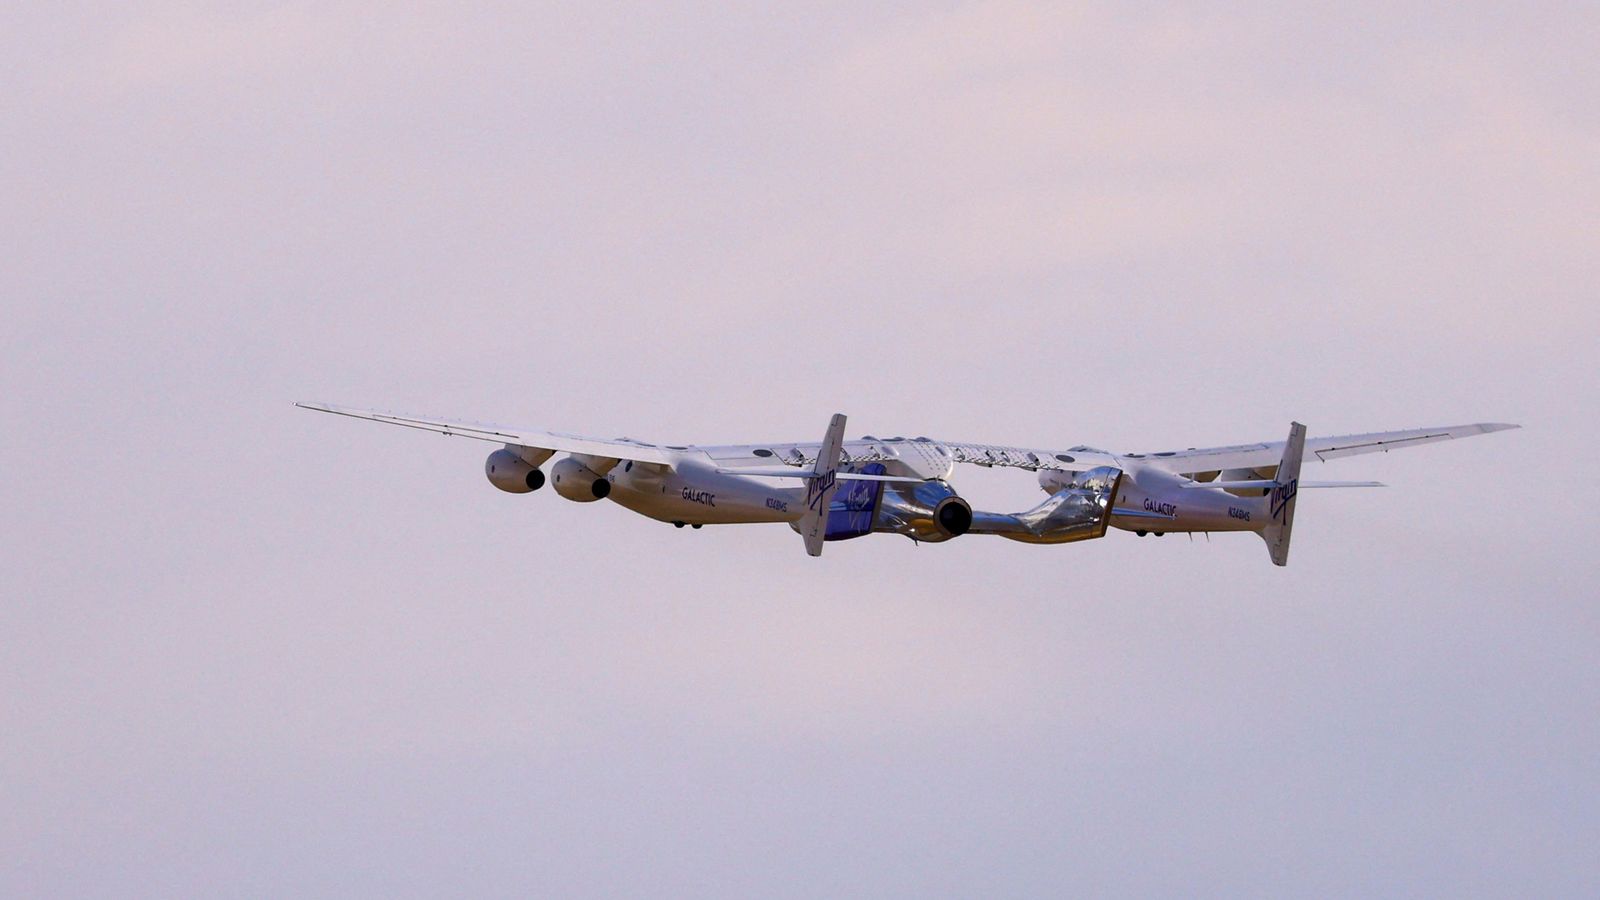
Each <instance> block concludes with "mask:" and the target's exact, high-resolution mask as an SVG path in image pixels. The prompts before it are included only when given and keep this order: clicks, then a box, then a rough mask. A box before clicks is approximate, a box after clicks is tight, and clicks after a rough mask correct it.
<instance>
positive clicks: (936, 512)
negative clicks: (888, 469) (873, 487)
mask: <svg viewBox="0 0 1600 900" xmlns="http://www.w3.org/2000/svg"><path fill="white" fill-rule="evenodd" d="M883 488H884V489H883V497H882V498H881V499H880V500H879V501H878V514H877V518H876V520H875V521H874V522H873V523H872V530H873V531H878V532H885V531H886V532H891V533H893V534H903V535H906V536H907V537H911V538H915V539H916V540H919V541H926V542H928V543H937V542H939V541H948V540H950V539H951V538H953V537H960V536H961V535H963V534H966V533H967V531H968V530H969V529H971V528H972V506H971V504H969V503H967V501H965V500H963V499H961V498H960V497H958V496H956V492H955V490H954V489H953V488H951V487H950V485H948V484H946V483H944V482H943V481H923V482H918V483H916V484H905V483H901V482H889V483H886V484H884V486H883Z"/></svg>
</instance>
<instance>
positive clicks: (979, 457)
mask: <svg viewBox="0 0 1600 900" xmlns="http://www.w3.org/2000/svg"><path fill="white" fill-rule="evenodd" d="M296 405H297V406H301V407H304V408H305V409H314V410H317V411H319V412H327V413H335V414H337V415H341V416H353V417H355V418H358V419H368V420H371V421H374V422H386V423H388V424H391V425H402V426H405V427H407V428H418V429H422V430H424V431H433V432H437V433H439V434H445V435H457V436H460V437H468V438H473V439H476V440H480V441H490V442H493V443H498V444H503V445H504V446H503V447H501V448H500V449H498V450H495V451H494V452H493V453H490V454H489V458H488V460H487V461H485V463H484V473H485V474H486V475H487V476H488V478H489V482H490V483H491V484H493V485H494V486H495V487H497V488H499V489H500V490H502V491H508V492H510V493H513V494H525V493H528V492H530V491H536V490H538V489H539V488H541V487H543V486H544V483H545V480H546V477H545V473H544V470H542V469H541V468H540V466H543V465H544V464H545V463H546V462H548V461H549V460H550V458H551V457H552V456H554V455H556V454H557V453H564V454H566V455H565V456H563V457H562V458H561V459H559V460H557V461H556V462H555V464H554V465H552V466H551V467H550V475H549V480H550V482H551V483H552V484H553V485H554V487H555V491H556V493H558V494H560V495H561V496H563V497H565V498H567V499H568V500H575V501H577V502H580V503H589V502H593V501H595V500H601V499H609V500H612V501H613V502H616V503H618V504H621V505H622V506H624V507H627V508H628V509H631V510H633V511H634V512H636V513H639V514H641V515H645V516H649V517H650V518H652V519H658V520H660V521H662V522H671V523H672V524H673V525H675V526H677V527H679V528H682V527H683V526H685V525H690V526H693V527H695V528H699V527H700V526H702V525H727V524H744V523H753V522H786V523H788V524H789V526H790V527H791V528H793V529H794V530H795V531H798V532H799V533H800V535H801V537H803V538H805V545H806V552H807V553H809V554H811V555H812V556H820V555H821V554H822V545H823V543H824V542H826V541H840V540H846V539H848V538H855V537H861V536H863V535H866V534H871V533H874V532H886V533H891V534H902V535H905V536H907V537H909V538H911V539H912V540H916V541H926V542H930V543H933V542H938V541H947V540H949V539H951V538H953V537H959V536H960V535H963V534H995V535H999V536H1001V537H1005V538H1010V539H1011V540H1014V541H1023V542H1024V543H1030V544H1065V543H1069V542H1072V541H1083V540H1090V539H1092V538H1098V537H1103V536H1104V535H1105V533H1106V528H1107V527H1108V526H1110V527H1115V528H1120V529H1122V530H1124V531H1132V532H1134V533H1135V534H1138V535H1139V536H1140V537H1143V536H1144V535H1146V534H1156V535H1162V534H1166V533H1167V532H1213V531H1253V532H1255V533H1256V534H1259V535H1260V536H1261V538H1262V540H1264V541H1266V543H1267V550H1268V551H1269V552H1270V553H1271V555H1272V561H1273V563H1274V564H1276V565H1280V566H1282V565H1286V564H1287V563H1288V560H1289V534H1290V529H1291V528H1292V527H1293V525H1294V508H1295V498H1296V496H1297V495H1298V493H1299V492H1300V490H1301V489H1303V488H1323V487H1381V485H1379V484H1378V483H1377V482H1372V481H1301V480H1300V464H1301V461H1302V459H1303V458H1304V456H1305V454H1307V453H1310V454H1312V455H1314V456H1315V457H1316V458H1317V459H1318V460H1320V461H1323V462H1326V461H1328V460H1331V459H1340V458H1342V457H1346V456H1357V455H1360V454H1362V453H1377V452H1380V451H1381V452H1388V451H1390V450H1395V449H1399V448H1402V447H1416V446H1420V445H1422V444H1431V443H1435V442H1437V441H1448V440H1454V439H1456V438H1463V437H1470V436H1472V435H1475V434H1487V433H1489V432H1491V431H1503V430H1505V429H1508V428H1517V427H1519V426H1516V425H1506V424H1500V423H1479V424H1475V425H1453V426H1448V427H1443V428H1417V429H1412V430H1410V431H1385V432H1377V433H1374V434H1353V435H1346V436H1343V437H1328V438H1315V439H1311V440H1307V438H1306V429H1305V426H1304V425H1301V424H1300V423H1298V422H1296V423H1293V424H1292V425H1291V426H1290V427H1289V437H1288V440H1286V441H1276V442H1273V443H1263V444H1241V445H1238V446H1235V447H1212V448H1206V449H1194V448H1190V449H1188V450H1170V451H1163V452H1160V453H1108V452H1106V451H1104V450H1096V449H1094V448H1092V447H1068V448H1066V449H1065V450H1048V449H1032V448H1026V447H998V446H993V445H990V444H969V443H963V442H960V441H936V440H932V439H930V438H925V437H919V438H900V437H893V438H875V437H871V436H870V435H869V436H867V437H863V438H861V439H860V440H856V441H847V440H845V439H844V424H845V417H844V416H843V415H836V416H834V417H833V421H832V422H830V423H829V424H828V430H827V432H826V433H825V434H824V435H823V438H822V441H821V442H819V443H803V442H801V443H796V442H792V441H776V442H771V443H764V444H739V445H730V446H695V445H670V444H669V445H660V444H651V443H647V442H645V441H638V440H633V439H631V438H616V439H613V440H605V439H599V438H588V437H581V436H579V435H573V434H562V433H558V432H549V431H535V430H529V429H525V428H513V427H508V426H501V425H488V424H484V423H477V422H458V421H450V420H445V419H432V418H421V417H417V416H406V415H398V414H395V413H388V412H380V411H378V410H368V409H350V408H347V407H340V406H328V405H324V404H318V403H299V404H296ZM957 464H967V465H975V466H985V467H993V466H1000V467H1006V468H1015V469H1026V470H1028V471H1030V472H1035V473H1037V477H1038V481H1039V486H1040V487H1041V488H1043V489H1044V492H1045V493H1047V494H1049V495H1050V496H1049V498H1048V499H1046V500H1045V501H1044V502H1043V503H1041V504H1039V505H1038V506H1036V507H1034V508H1033V509H1030V510H1028V511H1026V512H1020V513H992V512H983V511H980V510H974V509H973V508H972V506H971V505H970V504H968V503H967V501H965V500H963V499H961V497H960V496H959V495H958V494H957V493H956V491H955V489H954V488H953V487H951V486H950V482H949V478H950V475H951V473H952V472H954V471H955V467H956V465H957Z"/></svg>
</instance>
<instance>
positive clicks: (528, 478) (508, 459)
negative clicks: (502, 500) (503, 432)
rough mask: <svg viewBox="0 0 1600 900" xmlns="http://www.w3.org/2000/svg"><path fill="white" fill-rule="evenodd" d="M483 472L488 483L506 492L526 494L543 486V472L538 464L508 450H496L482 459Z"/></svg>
mask: <svg viewBox="0 0 1600 900" xmlns="http://www.w3.org/2000/svg"><path fill="white" fill-rule="evenodd" d="M483 474H484V475H486V476H488V478H489V483H490V484H492V485H494V486H495V487H497V488H499V489H500V490H502V491H505V492H506V493H508V494H526V493H528V492H529V491H537V490H538V489H539V488H542V487H544V473H543V472H541V471H539V467H538V466H534V465H529V464H528V461H527V460H525V459H523V458H522V457H521V456H518V455H517V454H516V453H513V452H511V451H510V450H496V451H495V452H493V453H491V454H489V458H488V459H486V460H484V461H483Z"/></svg>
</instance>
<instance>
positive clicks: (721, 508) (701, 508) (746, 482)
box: [606, 454, 806, 525]
mask: <svg viewBox="0 0 1600 900" xmlns="http://www.w3.org/2000/svg"><path fill="white" fill-rule="evenodd" d="M606 480H608V481H610V482H611V493H610V495H609V499H611V500H615V501H616V502H617V503H618V504H620V505H621V506H624V507H626V508H627V509H630V510H633V511H634V512H636V513H639V514H640V515H644V516H649V517H650V518H652V519H658V520H660V521H662V522H685V523H687V524H690V525H729V524H744V523H753V522H794V521H797V520H798V519H799V518H800V514H801V512H803V511H804V506H805V497H806V491H805V488H803V487H787V486H785V485H784V484H783V483H782V482H781V481H780V480H779V479H772V478H752V477H749V476H744V475H729V474H727V473H724V472H718V471H717V470H716V466H714V465H713V464H711V462H710V461H708V460H704V459H696V458H695V457H694V456H693V455H691V454H684V456H683V457H681V458H679V459H678V460H677V461H676V463H675V464H674V465H673V467H671V468H668V467H666V466H657V465H646V464H632V465H630V464H628V463H623V464H622V465H619V466H616V467H615V468H613V469H612V470H611V471H610V472H608V473H606Z"/></svg>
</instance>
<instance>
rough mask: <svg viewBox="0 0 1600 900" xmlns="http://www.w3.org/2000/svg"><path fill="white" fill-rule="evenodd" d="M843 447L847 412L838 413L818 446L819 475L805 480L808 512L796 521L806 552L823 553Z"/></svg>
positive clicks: (837, 486)
mask: <svg viewBox="0 0 1600 900" xmlns="http://www.w3.org/2000/svg"><path fill="white" fill-rule="evenodd" d="M843 447H844V414H843V413H835V414H834V416H833V419H832V420H830V421H829V422H828V432H827V434H825V435H823V437H822V446H821V447H818V448H817V465H816V469H815V470H814V471H815V473H816V474H814V475H812V476H811V477H810V478H807V479H806V511H805V512H804V513H803V514H801V516H800V521H799V522H798V523H797V524H798V526H799V529H800V536H801V537H803V538H805V540H806V552H807V553H809V554H811V555H812V556H821V555H822V541H823V538H824V537H825V536H826V534H827V531H828V504H830V503H832V502H833V494H834V492H835V491H837V490H838V489H839V480H838V476H839V452H840V451H841V450H842V449H843Z"/></svg>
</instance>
